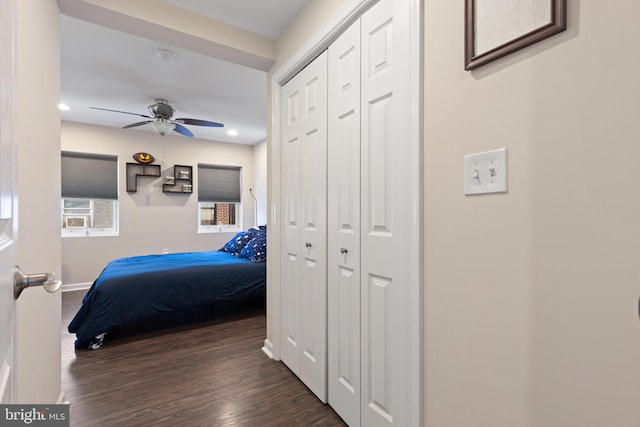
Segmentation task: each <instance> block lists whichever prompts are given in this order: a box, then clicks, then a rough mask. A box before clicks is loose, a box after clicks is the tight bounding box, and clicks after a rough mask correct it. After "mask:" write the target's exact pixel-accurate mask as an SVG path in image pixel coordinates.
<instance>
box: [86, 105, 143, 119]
mask: <svg viewBox="0 0 640 427" xmlns="http://www.w3.org/2000/svg"><path fill="white" fill-rule="evenodd" d="M89 108H91V109H93V110H102V111H111V112H112V113H123V114H131V115H133V116H140V117H146V118H147V119H152V118H153V117H151V116H147V115H146V114H138V113H130V112H128V111H120V110H109V109H108V108H98V107H89Z"/></svg>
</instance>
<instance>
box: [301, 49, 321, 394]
mask: <svg viewBox="0 0 640 427" xmlns="http://www.w3.org/2000/svg"><path fill="white" fill-rule="evenodd" d="M303 72H304V75H305V83H304V92H305V97H304V104H303V105H304V108H303V115H304V120H303V122H302V135H301V136H302V144H301V151H302V152H301V159H303V162H302V163H301V166H302V169H301V171H300V173H301V178H302V193H301V195H302V200H303V202H302V221H303V228H302V241H303V247H302V251H303V258H304V261H303V262H302V263H301V266H302V277H303V281H302V283H301V285H302V287H301V289H302V292H303V295H302V299H303V301H305V305H304V306H303V307H304V310H305V312H304V313H305V322H304V324H305V326H306V330H305V333H304V334H302V335H301V345H302V347H301V351H302V355H301V360H300V378H301V379H302V381H303V382H304V383H305V384H306V385H307V387H309V389H311V391H313V392H314V393H315V394H316V395H317V396H318V397H319V398H320V400H322V401H323V402H325V403H326V401H327V386H326V384H327V354H326V353H327V342H326V340H327V272H326V268H327V259H326V258H327V255H326V253H327V246H326V242H327V53H326V52H324V53H323V54H321V55H320V56H318V57H317V58H316V59H315V60H314V61H313V62H312V63H311V64H309V65H308V66H307V67H306V68H305V69H304V70H303Z"/></svg>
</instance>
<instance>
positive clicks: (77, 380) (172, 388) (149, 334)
mask: <svg viewBox="0 0 640 427" xmlns="http://www.w3.org/2000/svg"><path fill="white" fill-rule="evenodd" d="M83 295H84V291H74V292H65V293H63V296H62V317H63V318H62V327H63V330H62V390H63V391H64V392H65V396H66V399H67V400H68V401H69V402H70V419H71V425H72V426H91V427H96V426H109V427H112V426H127V427H129V426H154V427H155V426H311V425H316V426H344V425H346V424H344V422H343V421H342V420H341V419H340V417H338V415H336V413H335V412H334V411H333V410H332V409H331V407H330V406H328V405H324V404H322V402H320V400H318V399H317V398H316V397H315V395H313V393H311V391H309V389H307V388H306V387H305V386H304V385H303V384H302V383H301V382H300V381H299V380H298V378H297V377H296V376H295V375H293V373H291V372H290V371H289V370H288V369H287V367H286V366H285V365H284V364H282V363H281V362H275V361H273V360H270V359H269V358H268V357H267V356H266V355H265V354H264V353H263V352H262V351H261V347H262V344H263V341H264V338H265V336H266V331H265V311H264V308H262V307H260V305H261V304H254V305H253V306H251V305H250V304H249V308H247V307H246V304H245V305H244V306H243V307H238V306H236V305H230V306H228V307H216V309H215V311H214V313H213V314H212V313H211V311H210V310H209V309H205V310H192V311H190V312H188V313H181V314H180V315H174V316H167V317H166V318H158V319H154V320H153V321H151V322H145V323H143V324H142V323H141V324H138V325H136V326H135V327H131V328H123V329H121V330H119V331H117V332H116V333H113V334H108V335H107V340H105V344H104V346H103V347H102V348H100V349H97V350H75V349H74V345H73V343H74V339H75V335H72V334H69V333H68V332H67V331H66V327H67V325H68V324H69V322H70V321H71V319H72V318H73V316H74V315H75V313H76V311H77V309H78V307H80V305H81V303H82V296H83Z"/></svg>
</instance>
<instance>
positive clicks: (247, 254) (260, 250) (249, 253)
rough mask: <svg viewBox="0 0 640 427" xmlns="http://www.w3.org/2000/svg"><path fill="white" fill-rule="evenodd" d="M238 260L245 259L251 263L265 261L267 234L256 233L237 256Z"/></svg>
mask: <svg viewBox="0 0 640 427" xmlns="http://www.w3.org/2000/svg"><path fill="white" fill-rule="evenodd" d="M238 256H239V257H240V258H247V259H249V260H250V261H253V262H264V261H266V260H267V232H266V230H265V231H258V232H257V233H256V234H255V235H254V236H253V238H252V239H251V241H250V242H249V243H247V245H246V246H245V247H244V248H243V249H242V250H241V251H240V253H239V254H238Z"/></svg>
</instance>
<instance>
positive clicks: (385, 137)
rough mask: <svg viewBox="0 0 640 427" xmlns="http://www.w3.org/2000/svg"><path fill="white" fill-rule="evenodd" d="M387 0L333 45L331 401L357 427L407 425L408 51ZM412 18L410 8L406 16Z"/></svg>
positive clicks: (402, 30)
mask: <svg viewBox="0 0 640 427" xmlns="http://www.w3.org/2000/svg"><path fill="white" fill-rule="evenodd" d="M403 3H406V2H398V1H393V0H381V1H380V2H378V3H376V4H375V5H374V6H372V7H371V9H369V10H368V11H366V12H365V13H364V14H363V15H362V16H361V18H360V20H359V21H358V22H356V23H355V24H353V26H351V27H350V29H349V30H348V31H346V32H345V33H344V34H343V35H342V36H341V37H339V38H338V39H337V40H336V42H334V43H333V44H332V45H331V46H330V47H329V88H328V90H329V99H328V106H329V107H328V108H329V119H328V120H329V130H328V133H329V142H328V144H329V145H328V153H329V155H328V168H329V169H328V170H329V175H328V213H329V214H328V246H327V252H328V257H327V262H328V266H327V269H328V325H329V326H328V328H329V335H328V355H329V357H328V375H329V377H328V382H329V385H328V387H329V403H330V405H331V406H332V407H333V408H334V409H335V410H336V412H337V413H338V414H339V415H340V416H341V417H342V418H343V419H344V420H345V421H346V422H347V423H348V424H349V425H350V426H357V425H362V426H367V427H376V426H406V425H410V424H411V422H410V421H409V420H410V419H414V418H412V417H413V413H415V411H416V409H415V408H414V407H412V406H411V403H409V402H410V399H409V398H408V397H409V396H407V384H408V383H409V381H410V378H408V375H419V372H417V371H415V372H411V371H410V370H409V369H410V368H408V367H407V363H406V361H407V360H408V357H407V350H408V349H409V348H411V345H410V344H411V342H410V339H411V335H410V334H409V333H408V328H407V326H408V325H409V322H410V320H411V318H410V314H409V310H408V309H407V304H408V295H409V289H410V286H411V284H410V283H409V279H408V271H409V263H408V261H407V260H409V259H411V258H410V256H409V255H410V254H409V250H408V249H407V248H408V247H409V245H408V243H407V242H408V241H409V237H410V236H411V234H410V233H412V232H416V231H417V230H415V229H413V230H412V229H411V228H412V226H411V224H415V220H414V218H412V217H411V215H412V212H411V211H410V210H409V209H407V200H409V197H408V193H407V185H406V179H407V165H408V164H411V163H412V162H416V161H417V160H416V159H412V158H410V154H409V153H410V150H409V149H408V147H409V143H408V140H409V138H408V129H409V127H410V126H409V123H410V121H409V117H410V108H409V102H408V99H409V97H408V92H409V78H408V77H407V70H408V69H409V67H407V66H406V65H407V62H408V57H409V52H410V50H409V48H408V42H407V40H408V38H407V37H406V34H407V33H406V29H405V28H403V26H402V25H399V24H398V22H399V21H400V20H397V19H396V18H397V9H396V8H397V7H398V5H402V4H403ZM404 15H405V16H406V14H404Z"/></svg>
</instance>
